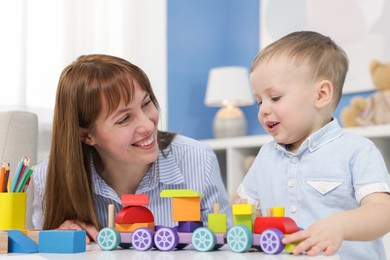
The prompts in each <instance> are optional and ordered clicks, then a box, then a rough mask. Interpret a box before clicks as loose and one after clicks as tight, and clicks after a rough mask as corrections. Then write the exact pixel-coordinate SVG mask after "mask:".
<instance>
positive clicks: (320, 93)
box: [316, 80, 333, 108]
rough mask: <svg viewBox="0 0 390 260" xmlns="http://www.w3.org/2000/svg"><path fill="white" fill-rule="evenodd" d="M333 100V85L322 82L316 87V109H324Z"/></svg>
mask: <svg viewBox="0 0 390 260" xmlns="http://www.w3.org/2000/svg"><path fill="white" fill-rule="evenodd" d="M332 100H333V85H332V83H331V82H330V81H329V80H322V81H320V82H319V83H318V85H317V102H316V106H317V108H324V107H326V106H327V105H329V104H330V103H332Z"/></svg>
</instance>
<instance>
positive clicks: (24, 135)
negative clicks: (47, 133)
mask: <svg viewBox="0 0 390 260" xmlns="http://www.w3.org/2000/svg"><path fill="white" fill-rule="evenodd" d="M37 153H38V117H37V115H36V114H34V113H31V112H26V111H0V160H1V162H2V161H3V160H6V161H7V162H8V163H10V177H11V178H12V179H13V178H14V175H15V171H16V167H17V165H18V162H19V161H20V159H21V158H22V157H23V156H30V157H31V166H33V165H35V164H36V162H37ZM12 179H11V180H12ZM33 196H34V193H33V187H32V182H30V186H29V187H28V190H27V212H26V228H28V229H30V228H32V227H33V226H32V222H31V215H32V202H33V199H34V198H33Z"/></svg>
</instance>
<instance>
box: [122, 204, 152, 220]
mask: <svg viewBox="0 0 390 260" xmlns="http://www.w3.org/2000/svg"><path fill="white" fill-rule="evenodd" d="M149 222H154V217H153V214H152V212H151V211H150V210H149V209H148V208H145V207H142V206H132V207H126V208H123V209H121V210H120V211H119V212H118V214H117V215H116V223H118V224H134V223H149Z"/></svg>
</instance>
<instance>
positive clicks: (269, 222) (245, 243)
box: [227, 204, 299, 254]
mask: <svg viewBox="0 0 390 260" xmlns="http://www.w3.org/2000/svg"><path fill="white" fill-rule="evenodd" d="M238 207H239V208H238ZM235 211H236V212H235ZM235 213H236V214H235ZM252 214H253V212H252V206H251V205H249V204H240V205H233V216H234V221H235V224H236V223H239V224H237V225H234V226H233V227H232V228H230V229H229V231H228V234H227V243H228V245H229V247H230V249H231V250H232V251H234V252H246V251H248V250H249V249H250V248H251V247H253V246H254V247H255V248H257V249H259V250H261V251H263V252H264V253H266V254H279V253H280V252H282V251H283V250H285V251H287V252H291V251H292V249H293V248H294V247H295V245H294V244H287V245H284V244H283V243H282V238H283V237H284V236H285V235H289V234H292V233H295V232H297V231H298V230H299V228H298V226H297V224H296V223H295V221H294V220H293V219H291V218H289V217H284V208H282V207H275V208H272V215H273V216H266V217H256V218H255V221H254V224H253V233H252V225H251V219H252ZM268 215H270V214H268ZM243 216H246V217H247V218H246V219H245V217H243ZM245 220H246V222H245ZM248 221H249V222H248ZM240 222H241V223H240Z"/></svg>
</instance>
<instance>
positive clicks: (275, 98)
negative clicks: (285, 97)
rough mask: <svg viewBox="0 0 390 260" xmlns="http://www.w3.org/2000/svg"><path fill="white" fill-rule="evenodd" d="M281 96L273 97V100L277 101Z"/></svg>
mask: <svg viewBox="0 0 390 260" xmlns="http://www.w3.org/2000/svg"><path fill="white" fill-rule="evenodd" d="M280 98H281V97H280V96H278V97H271V100H272V101H274V102H275V101H279V99H280Z"/></svg>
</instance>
